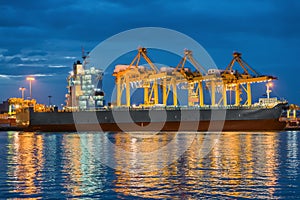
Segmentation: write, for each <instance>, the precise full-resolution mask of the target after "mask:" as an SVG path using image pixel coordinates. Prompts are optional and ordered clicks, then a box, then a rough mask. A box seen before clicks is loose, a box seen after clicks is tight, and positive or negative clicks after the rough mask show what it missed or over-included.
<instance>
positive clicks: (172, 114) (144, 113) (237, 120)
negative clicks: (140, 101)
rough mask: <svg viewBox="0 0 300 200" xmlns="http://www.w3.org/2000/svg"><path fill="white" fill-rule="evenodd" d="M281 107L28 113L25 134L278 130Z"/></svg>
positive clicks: (281, 123)
mask: <svg viewBox="0 0 300 200" xmlns="http://www.w3.org/2000/svg"><path fill="white" fill-rule="evenodd" d="M284 107H285V105H284V104H279V105H277V106H274V107H273V108H248V109H241V108H236V109H200V110H197V109H191V110H184V109H183V110H162V109H160V110H136V109H132V110H106V111H95V112H74V113H70V112H65V113H64V112H52V113H36V112H30V124H29V126H28V127H27V130H29V131H49V132H51V131H105V132H107V131H123V132H129V131H278V130H283V129H284V128H285V126H286V123H285V122H280V121H279V118H280V115H281V113H282V109H284Z"/></svg>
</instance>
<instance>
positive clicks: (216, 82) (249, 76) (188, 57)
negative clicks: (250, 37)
mask: <svg viewBox="0 0 300 200" xmlns="http://www.w3.org/2000/svg"><path fill="white" fill-rule="evenodd" d="M241 55H242V54H241V53H238V52H234V53H233V59H232V60H231V61H230V63H229V65H228V66H227V67H226V68H225V70H219V69H209V70H206V69H205V68H204V67H203V66H202V65H201V64H199V62H197V60H196V59H195V58H194V57H193V53H192V51H191V50H185V51H184V56H183V57H182V59H181V60H180V62H179V64H178V65H177V66H176V67H175V68H172V67H162V68H160V69H159V68H158V67H157V66H156V65H155V64H154V63H153V62H152V61H151V59H150V58H149V57H148V56H147V49H146V48H142V47H141V48H139V49H138V54H137V55H136V56H135V58H134V59H133V60H132V62H131V63H130V65H117V66H116V68H115V70H114V73H113V76H115V77H116V87H117V101H116V105H117V106H122V102H121V101H122V94H123V90H124V89H125V88H126V106H127V107H129V106H131V102H130V99H131V98H130V94H131V93H130V87H131V86H132V87H133V86H135V87H137V88H142V89H143V90H144V103H143V104H141V105H143V106H153V105H157V104H160V103H159V99H160V98H159V87H158V86H159V85H160V86H161V95H162V98H161V99H162V103H161V104H162V105H164V106H166V105H167V100H168V97H169V94H170V91H171V90H172V92H173V105H174V106H177V85H178V84H180V83H184V84H186V85H187V88H186V89H187V90H188V106H195V105H199V106H200V107H203V106H206V105H205V104H204V88H208V89H209V90H210V99H211V102H210V105H209V106H221V104H222V105H223V106H227V105H228V103H227V93H228V91H229V92H230V96H231V92H232V91H234V92H235V102H234V105H235V106H241V105H242V104H241V101H242V99H241V94H243V93H245V96H246V99H245V101H244V104H243V105H246V106H251V105H252V92H251V84H252V83H258V82H269V81H272V80H274V79H277V78H276V77H273V76H265V75H259V74H258V73H257V72H256V71H255V70H254V69H253V68H251V67H250V66H249V65H248V64H247V63H246V62H245V61H244V60H243V59H242V57H241ZM141 58H144V60H145V61H146V62H147V63H148V65H149V66H150V68H146V67H144V66H140V65H139V63H140V60H141ZM187 61H188V62H190V63H191V64H192V65H193V67H194V68H195V69H196V71H194V72H192V71H191V70H190V69H189V68H185V64H186V62H187ZM236 63H237V64H238V65H239V66H240V68H241V69H242V72H241V73H240V72H238V70H235V69H234V65H235V64H236ZM217 93H221V94H220V95H217ZM229 105H231V100H230V103H229Z"/></svg>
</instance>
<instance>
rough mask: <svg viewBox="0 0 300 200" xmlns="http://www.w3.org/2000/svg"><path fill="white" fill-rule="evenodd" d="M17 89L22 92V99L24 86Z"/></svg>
mask: <svg viewBox="0 0 300 200" xmlns="http://www.w3.org/2000/svg"><path fill="white" fill-rule="evenodd" d="M19 90H20V91H21V92H22V99H24V91H25V90H26V88H24V87H20V88H19Z"/></svg>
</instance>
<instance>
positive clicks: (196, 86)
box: [174, 49, 206, 106]
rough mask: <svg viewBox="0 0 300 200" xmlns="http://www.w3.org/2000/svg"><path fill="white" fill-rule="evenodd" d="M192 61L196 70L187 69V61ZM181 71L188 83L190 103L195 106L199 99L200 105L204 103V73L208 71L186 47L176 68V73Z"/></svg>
mask: <svg viewBox="0 0 300 200" xmlns="http://www.w3.org/2000/svg"><path fill="white" fill-rule="evenodd" d="M187 60H188V61H190V62H191V63H192V65H193V66H194V67H195V68H196V71H195V72H192V71H191V70H190V69H185V68H184V66H185V63H186V61H187ZM177 72H180V74H182V75H183V77H184V78H185V79H186V81H187V83H188V105H189V106H193V105H194V103H195V102H198V101H199V105H200V106H203V105H204V100H203V99H204V98H203V84H202V82H203V74H204V73H206V70H205V68H204V67H203V66H202V65H200V64H199V63H198V62H197V61H196V60H195V59H194V57H193V53H192V51H191V50H188V49H185V50H184V56H183V57H182V59H181V60H180V62H179V63H178V65H177V66H176V68H175V69H174V73H177Z"/></svg>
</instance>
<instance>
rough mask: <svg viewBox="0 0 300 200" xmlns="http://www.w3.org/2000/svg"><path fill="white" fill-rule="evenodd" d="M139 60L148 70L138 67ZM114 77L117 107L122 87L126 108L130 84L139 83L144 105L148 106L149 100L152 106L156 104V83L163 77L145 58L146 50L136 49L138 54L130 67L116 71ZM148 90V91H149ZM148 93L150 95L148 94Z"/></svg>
mask: <svg viewBox="0 0 300 200" xmlns="http://www.w3.org/2000/svg"><path fill="white" fill-rule="evenodd" d="M141 58H144V60H145V61H146V62H147V63H148V64H149V66H150V68H151V69H150V70H147V69H144V70H142V69H141V68H140V67H139V62H140V60H141ZM113 76H115V77H116V85H117V106H121V99H122V93H123V89H124V87H123V85H125V88H126V106H128V107H129V106H130V84H131V83H133V82H141V81H142V84H141V85H142V86H141V87H142V88H143V89H144V105H150V104H151V103H150V102H151V101H150V100H151V99H152V98H153V99H154V104H158V99H159V98H158V84H157V81H158V79H159V78H163V76H162V75H161V74H160V73H159V69H158V68H157V67H156V66H155V64H154V63H153V62H152V61H151V59H150V58H149V57H148V56H147V49H146V48H143V47H140V48H138V54H137V55H136V56H135V58H134V59H133V60H132V62H131V63H130V65H128V66H127V67H126V69H122V70H120V71H119V70H116V69H115V71H114V73H113ZM151 83H152V84H151ZM149 89H150V91H149ZM149 92H150V94H149Z"/></svg>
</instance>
